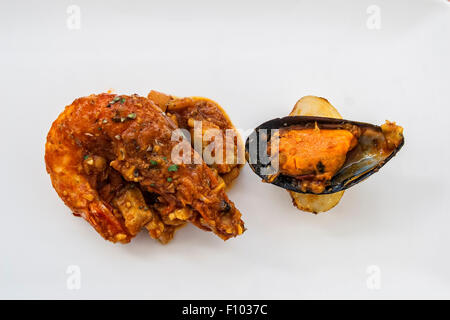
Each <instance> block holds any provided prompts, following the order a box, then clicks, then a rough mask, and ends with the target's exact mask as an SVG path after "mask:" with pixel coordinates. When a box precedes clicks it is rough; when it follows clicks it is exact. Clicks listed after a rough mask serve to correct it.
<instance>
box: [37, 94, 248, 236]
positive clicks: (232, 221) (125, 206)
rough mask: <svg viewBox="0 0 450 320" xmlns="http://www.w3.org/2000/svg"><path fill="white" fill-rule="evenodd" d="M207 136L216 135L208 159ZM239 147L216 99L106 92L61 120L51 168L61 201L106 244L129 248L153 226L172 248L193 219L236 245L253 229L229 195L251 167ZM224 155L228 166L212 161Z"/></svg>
mask: <svg viewBox="0 0 450 320" xmlns="http://www.w3.org/2000/svg"><path fill="white" fill-rule="evenodd" d="M197 124H200V126H201V127H200V130H194V127H195V126H196V125H197ZM207 129H211V130H213V129H214V130H215V131H214V132H216V134H217V135H216V136H215V137H213V138H212V141H213V142H214V143H213V145H214V148H213V151H212V152H209V153H208V152H206V151H208V150H207V149H208V148H211V143H209V144H208V143H207V142H208V141H205V140H207V139H204V137H202V133H203V132H206V131H208V130H207ZM178 130H181V132H182V133H183V135H182V136H176V135H174V134H175V133H176V132H178ZM199 132H200V133H199ZM230 132H231V133H234V135H233V136H232V138H231V139H225V138H224V139H222V137H225V135H227V137H228V135H229V134H230ZM190 135H197V136H198V135H200V143H195V145H194V142H195V141H196V140H195V139H186V137H187V136H189V138H191V137H190ZM174 137H176V139H174ZM219 138H220V139H219ZM210 142H211V141H210ZM240 149H243V143H242V141H241V139H240V136H239V134H238V133H237V131H236V130H235V128H234V126H233V124H232V123H231V121H230V119H229V117H228V116H227V114H226V113H225V111H224V110H223V109H222V108H221V107H220V106H219V105H218V104H217V103H215V102H214V101H212V100H209V99H206V98H201V97H190V98H177V97H175V96H171V95H166V94H163V93H160V92H157V91H151V92H150V93H149V95H148V96H147V97H141V96H138V95H135V94H134V95H115V94H109V93H102V94H97V95H90V96H87V97H82V98H78V99H76V100H75V101H74V102H73V103H72V104H70V105H68V106H67V107H66V108H65V110H64V111H63V112H62V113H61V114H60V115H59V117H58V118H57V119H56V120H55V121H54V122H53V124H52V126H51V128H50V131H49V133H48V135H47V142H46V145H45V163H46V168H47V172H48V173H49V174H50V178H51V182H52V185H53V187H54V189H55V190H56V192H57V193H58V195H59V197H60V198H61V199H62V200H63V201H64V203H65V204H66V205H67V206H68V207H69V208H70V209H71V210H72V212H73V214H74V215H75V216H80V217H83V218H84V219H85V220H86V221H88V222H89V223H90V224H91V225H92V226H93V227H94V228H95V230H96V231H97V232H98V233H99V234H100V235H101V236H102V237H103V238H105V239H106V240H109V241H112V242H120V243H128V242H129V241H130V240H131V239H132V238H133V237H134V236H136V235H137V234H138V233H139V232H140V231H141V230H143V229H146V230H147V231H148V233H149V235H150V236H151V237H152V238H154V239H157V240H159V241H160V242H161V243H167V242H169V241H170V240H171V239H172V238H173V236H174V233H175V231H176V230H178V229H179V228H180V227H182V226H184V225H185V224H186V223H187V222H191V223H192V224H194V225H195V226H197V227H199V228H200V229H203V230H206V231H212V232H213V233H214V234H216V235H217V236H219V237H220V238H222V239H223V240H227V239H229V238H231V237H235V236H238V235H241V234H242V233H243V232H244V231H245V226H244V223H243V221H242V220H241V213H240V211H239V210H238V209H237V208H236V207H235V205H234V203H233V202H232V201H231V200H230V199H229V198H228V196H227V194H226V193H225V191H226V188H227V186H229V185H230V184H231V183H232V181H233V180H234V179H235V178H236V177H237V176H238V175H239V172H240V169H241V168H242V166H243V164H242V163H240V162H239V161H238V154H239V152H240ZM222 153H223V156H224V157H226V160H227V161H224V163H221V162H219V163H218V162H214V161H212V162H211V161H209V162H208V161H207V160H208V159H204V155H205V154H206V155H208V154H210V155H211V154H212V155H213V156H218V155H220V156H222ZM174 155H177V156H180V157H181V159H182V160H183V161H181V160H180V159H179V157H178V158H177V157H176V156H174ZM244 161H245V160H244Z"/></svg>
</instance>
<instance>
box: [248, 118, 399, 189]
mask: <svg viewBox="0 0 450 320" xmlns="http://www.w3.org/2000/svg"><path fill="white" fill-rule="evenodd" d="M353 126H357V127H358V128H359V130H360V133H361V134H360V136H359V138H358V144H357V146H356V147H355V148H354V149H352V150H351V151H349V152H348V153H347V157H346V161H345V163H344V165H343V166H342V167H341V168H340V169H339V170H338V171H337V172H336V174H335V175H334V176H333V177H332V179H331V181H330V183H329V184H328V185H327V186H326V187H325V190H324V191H323V192H321V193H320V194H330V193H335V192H339V191H342V190H346V189H348V188H350V187H352V186H354V185H356V184H358V183H359V182H361V181H363V180H365V179H367V178H368V177H369V176H371V175H372V174H374V173H375V172H377V171H378V170H379V169H380V168H381V167H382V166H384V164H385V163H386V162H388V161H389V160H390V159H392V157H393V156H395V154H396V153H397V152H398V151H399V150H400V149H401V147H402V146H403V144H404V138H403V135H401V139H400V141H399V142H398V143H397V144H396V146H395V148H391V149H386V145H387V142H386V137H385V135H384V134H383V131H382V129H381V127H380V126H377V125H373V124H370V123H363V122H356V121H350V120H344V119H334V118H323V117H311V116H288V117H284V118H276V119H272V120H269V121H267V122H265V123H263V124H261V125H260V126H258V127H257V128H256V129H255V130H254V131H253V132H252V133H251V134H250V136H249V137H248V138H247V141H246V143H245V151H246V152H245V154H246V158H247V161H248V163H249V165H250V167H251V168H252V170H253V171H254V172H255V173H256V174H257V175H258V176H260V177H261V178H262V179H263V181H265V182H270V183H271V184H274V185H276V186H279V187H281V188H284V189H287V190H291V191H294V192H299V193H311V194H312V192H309V191H306V192H304V191H302V190H301V189H300V184H299V180H298V179H297V178H295V177H292V176H289V175H285V174H278V175H277V174H276V172H274V171H273V170H274V168H273V166H272V163H271V160H272V159H271V158H270V157H269V156H268V154H267V146H268V145H269V144H270V139H271V136H272V135H273V134H274V132H276V130H277V129H287V128H291V127H292V128H293V129H313V128H316V127H318V128H319V129H331V130H333V129H344V130H349V128H352V127H353ZM274 176H276V178H275V179H273V178H271V177H274Z"/></svg>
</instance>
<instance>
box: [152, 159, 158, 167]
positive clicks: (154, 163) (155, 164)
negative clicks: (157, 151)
mask: <svg viewBox="0 0 450 320" xmlns="http://www.w3.org/2000/svg"><path fill="white" fill-rule="evenodd" d="M150 164H151V165H152V166H157V165H158V161H156V160H150Z"/></svg>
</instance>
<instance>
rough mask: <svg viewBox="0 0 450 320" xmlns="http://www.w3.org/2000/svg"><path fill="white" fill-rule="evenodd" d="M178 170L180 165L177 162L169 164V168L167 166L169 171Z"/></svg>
mask: <svg viewBox="0 0 450 320" xmlns="http://www.w3.org/2000/svg"><path fill="white" fill-rule="evenodd" d="M177 170H178V165H176V164H173V165H171V166H169V168H167V171H169V172H175V171H177Z"/></svg>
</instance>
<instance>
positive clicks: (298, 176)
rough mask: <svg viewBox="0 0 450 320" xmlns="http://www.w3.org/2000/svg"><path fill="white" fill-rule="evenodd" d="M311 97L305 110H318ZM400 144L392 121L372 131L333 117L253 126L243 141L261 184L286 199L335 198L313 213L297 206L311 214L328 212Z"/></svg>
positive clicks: (366, 125) (297, 117)
mask: <svg viewBox="0 0 450 320" xmlns="http://www.w3.org/2000/svg"><path fill="white" fill-rule="evenodd" d="M316 98H317V97H308V99H307V101H309V102H307V105H308V104H311V103H312V105H320V108H319V110H323V108H324V105H325V106H326V103H328V102H327V101H326V100H325V102H323V101H321V102H317V100H315V99H316ZM317 99H323V98H317ZM302 103H303V104H304V103H305V101H303V102H302ZM304 108H306V107H304ZM310 109H311V108H310ZM313 109H314V108H313ZM325 109H326V107H325ZM329 110H330V109H329ZM331 110H332V109H331ZM336 112H337V111H336ZM403 144H404V137H403V128H402V127H400V126H398V125H396V124H395V123H394V122H389V121H386V123H385V124H383V125H381V126H377V125H373V124H369V123H362V122H356V121H350V120H344V119H339V118H338V117H337V116H336V117H322V116H313V115H290V116H287V117H283V118H277V119H272V120H270V121H267V122H265V123H263V124H261V125H260V126H258V127H257V128H256V129H255V130H254V132H253V133H252V134H251V135H250V136H249V138H248V139H247V142H246V157H247V161H248V163H249V165H250V167H251V168H252V170H253V171H254V172H255V173H256V174H257V175H258V176H260V177H261V178H262V180H263V181H264V182H267V183H271V184H274V185H276V186H279V187H281V188H284V189H286V190H289V191H290V192H291V194H292V193H294V194H309V195H312V197H311V196H310V197H309V200H311V199H312V201H314V199H315V197H320V196H327V195H329V194H335V193H340V194H339V195H338V196H336V197H335V198H336V199H337V201H335V203H334V204H333V205H332V206H330V204H327V205H325V207H324V208H319V209H318V210H317V209H316V210H308V208H309V207H311V206H308V203H307V202H308V201H309V200H308V198H304V201H303V202H306V204H301V203H300V205H297V207H299V208H306V211H312V212H316V213H317V212H320V211H326V210H329V209H331V207H333V206H334V205H336V204H337V202H339V200H340V198H341V197H342V192H343V191H344V190H346V189H348V188H350V187H352V186H354V185H356V184H358V183H360V182H361V181H363V180H365V179H367V178H368V177H369V176H370V175H372V174H373V173H375V172H378V170H379V169H380V168H381V167H382V166H383V165H385V164H386V163H387V162H388V161H389V160H390V159H392V157H394V156H395V155H396V153H397V152H398V151H399V150H400V149H401V147H402V146H403ZM314 196H315V197H314ZM333 197H334V196H332V198H333ZM332 198H331V199H332ZM294 204H296V202H295V201H294Z"/></svg>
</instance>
